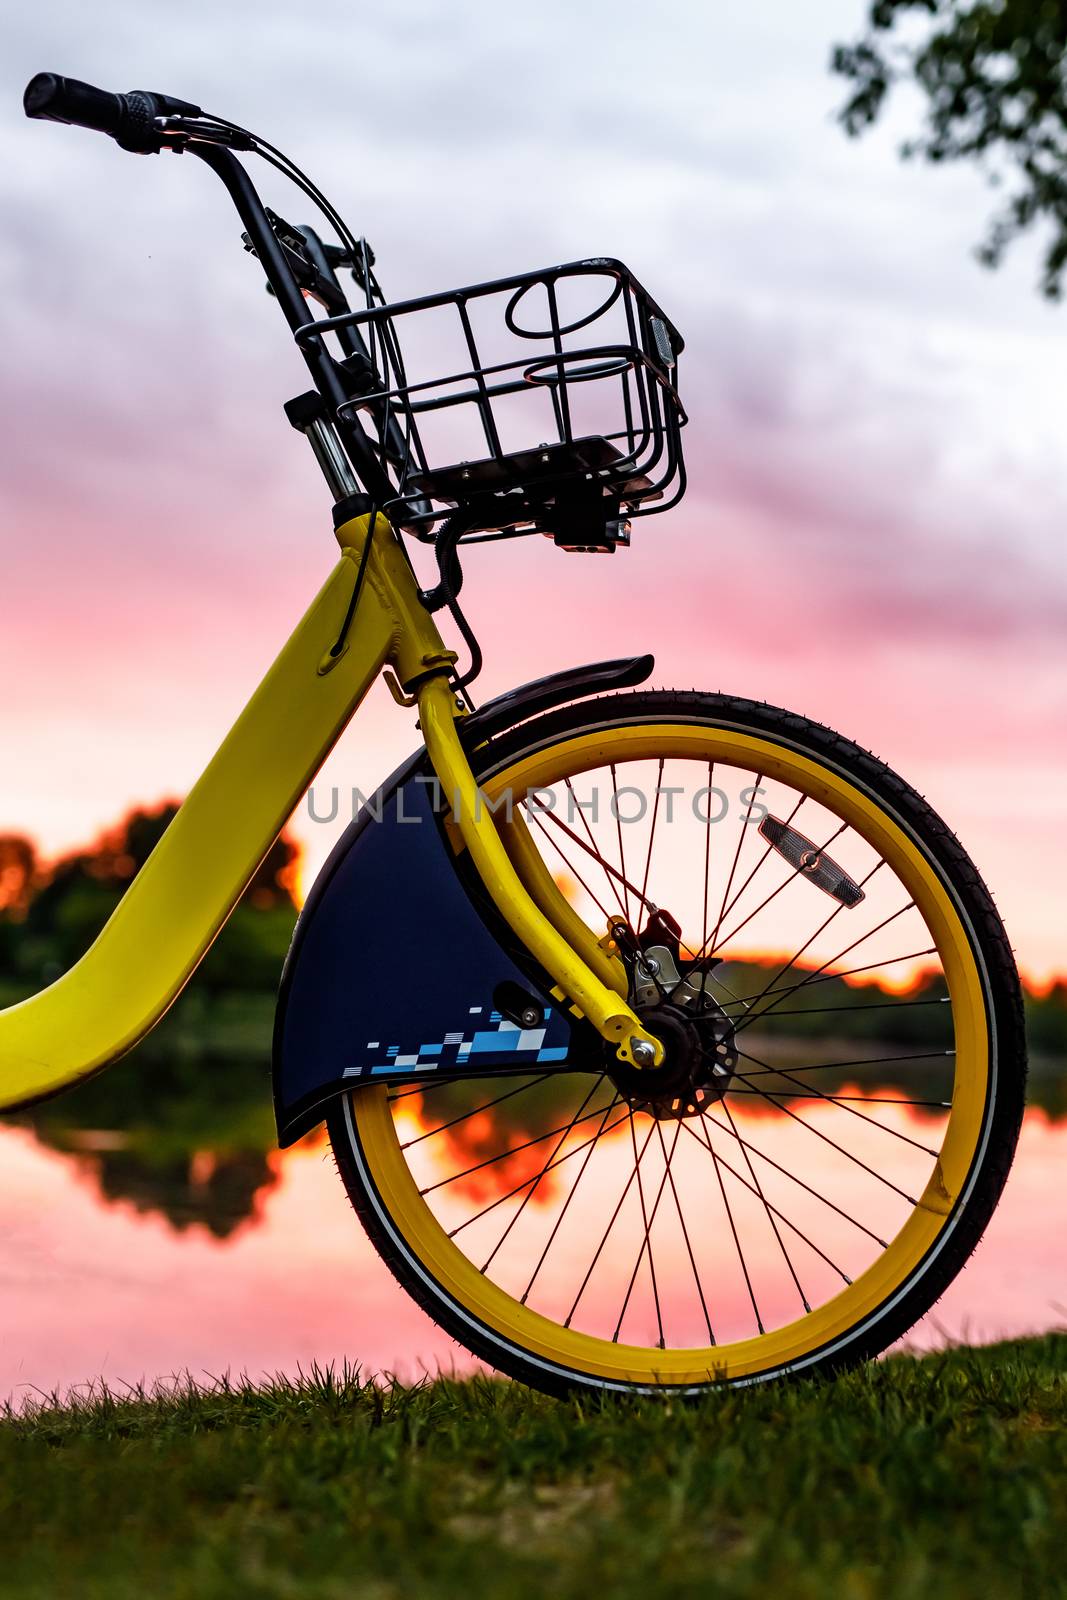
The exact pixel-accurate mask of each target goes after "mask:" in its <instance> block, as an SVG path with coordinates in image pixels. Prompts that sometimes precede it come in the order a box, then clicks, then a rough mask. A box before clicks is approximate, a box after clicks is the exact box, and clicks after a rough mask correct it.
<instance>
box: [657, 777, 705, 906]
mask: <svg viewBox="0 0 1067 1600" xmlns="http://www.w3.org/2000/svg"><path fill="white" fill-rule="evenodd" d="M662 786H663V757H662V756H661V757H660V762H659V772H658V774H657V776H656V798H655V800H654V801H653V803H652V823H651V826H650V827H649V830H648V853H647V855H646V856H645V875H644V877H643V878H642V879H641V899H642V901H644V900H645V891H646V890H647V888H648V874H649V872H650V870H651V867H652V841H653V840H654V839H655V837H656V820H657V818H658V817H659V793H660V789H661V788H662ZM709 810H710V807H709ZM645 903H646V904H647V902H645Z"/></svg>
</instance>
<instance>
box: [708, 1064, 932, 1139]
mask: <svg viewBox="0 0 1067 1600" xmlns="http://www.w3.org/2000/svg"><path fill="white" fill-rule="evenodd" d="M739 1054H740V1055H741V1056H742V1057H743V1059H744V1060H745V1061H752V1062H754V1063H755V1065H756V1066H757V1067H761V1068H763V1070H764V1071H765V1072H773V1073H774V1074H775V1076H776V1077H779V1078H784V1079H785V1081H786V1082H787V1083H794V1084H797V1085H798V1087H799V1088H801V1089H810V1091H811V1095H810V1098H813V1099H817V1100H827V1101H831V1102H832V1099H833V1097H832V1096H831V1095H828V1094H825V1093H824V1092H823V1090H822V1089H820V1088H818V1087H817V1086H816V1085H815V1084H806V1083H802V1082H801V1081H800V1079H799V1078H794V1077H793V1076H792V1074H791V1073H789V1072H787V1071H786V1070H785V1068H784V1067H768V1066H767V1063H766V1061H761V1060H760V1058H759V1056H750V1055H748V1054H746V1052H745V1051H744V1050H742V1051H740V1052H739ZM759 1093H761V1094H764V1095H765V1096H767V1097H768V1098H770V1099H775V1098H778V1096H779V1094H780V1091H776V1090H774V1089H766V1090H763V1089H761V1090H759ZM842 1109H843V1110H845V1111H847V1112H848V1114H849V1116H850V1117H859V1119H860V1121H861V1122H866V1123H867V1124H868V1125H869V1126H870V1127H872V1128H881V1130H882V1132H883V1133H891V1134H892V1135H893V1137H894V1139H901V1140H903V1142H904V1143H905V1144H910V1145H914V1147H915V1149H916V1150H921V1151H922V1153H923V1155H926V1156H932V1157H933V1159H934V1160H935V1161H936V1160H937V1151H936V1150H930V1149H929V1148H928V1147H927V1146H926V1145H924V1144H920V1143H919V1141H918V1140H917V1139H912V1138H910V1137H909V1136H908V1134H906V1133H901V1132H900V1130H899V1128H887V1127H886V1125H885V1123H884V1122H879V1121H878V1119H877V1117H866V1116H864V1114H863V1112H862V1111H857V1110H856V1108H855V1106H849V1105H846V1106H843V1107H842Z"/></svg>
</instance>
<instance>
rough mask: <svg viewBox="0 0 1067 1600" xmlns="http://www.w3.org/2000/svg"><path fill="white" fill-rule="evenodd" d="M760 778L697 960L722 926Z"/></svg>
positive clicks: (700, 958)
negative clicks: (715, 914) (719, 903)
mask: <svg viewBox="0 0 1067 1600" xmlns="http://www.w3.org/2000/svg"><path fill="white" fill-rule="evenodd" d="M762 779H763V774H762V772H757V774H756V781H755V783H754V784H753V785H752V790H751V793H752V798H751V800H750V801H749V802H748V810H747V811H746V812H745V820H744V822H742V824H741V832H740V833H739V835H738V838H737V849H736V850H735V851H734V859H733V860H732V861H731V863H730V876H729V877H728V878H727V880H726V888H725V889H724V890H723V892H722V904H721V905H720V906H719V915H718V916H717V917H716V919H715V926H714V928H713V929H712V930H711V939H710V941H705V943H704V946H703V947H702V949H701V950H700V953H699V954H698V956H697V960H698V961H703V959H704V956H705V953H706V952H708V951H709V950H714V948H715V941H716V939H717V938H718V936H719V929H720V928H721V927H722V919H723V916H724V915H725V912H726V902H727V900H728V899H729V897H730V890H731V889H732V888H733V884H734V874H735V873H736V871H737V863H738V860H739V859H740V856H741V846H742V845H743V844H744V842H745V829H746V828H747V827H748V824H749V819H750V817H751V816H752V807H753V806H754V805H755V803H756V790H757V789H758V788H759V786H760V783H761V781H762ZM708 811H709V813H710V811H711V796H710V795H709V796H708Z"/></svg>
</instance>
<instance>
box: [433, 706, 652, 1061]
mask: <svg viewBox="0 0 1067 1600" xmlns="http://www.w3.org/2000/svg"><path fill="white" fill-rule="evenodd" d="M418 701H419V719H420V722H421V724H422V733H423V737H424V739H425V740H426V749H427V751H428V752H429V756H430V761H431V763H432V765H433V769H434V771H435V772H436V774H437V777H438V779H439V781H440V783H441V785H442V788H443V792H444V795H445V798H446V799H447V801H448V804H449V806H450V807H451V810H452V817H453V820H454V821H455V824H456V826H457V828H458V829H459V831H460V834H461V835H462V838H463V842H464V844H465V845H466V846H467V849H468V850H469V851H470V854H471V859H472V861H473V862H474V865H475V867H476V869H477V872H478V876H479V878H480V879H481V880H482V882H483V883H484V885H485V887H486V888H487V889H488V891H489V893H490V895H491V896H492V899H493V903H494V905H495V906H496V908H497V910H498V911H499V912H500V913H501V915H502V916H503V918H504V920H505V921H506V922H507V924H508V927H509V928H511V930H512V932H513V933H515V934H516V935H517V936H518V938H519V940H520V941H521V942H522V944H523V946H524V948H525V949H527V950H529V952H530V954H531V955H532V956H533V957H534V958H535V959H536V960H537V961H539V962H540V964H541V966H542V967H544V969H545V971H546V972H548V973H550V974H551V976H552V977H553V978H554V979H555V980H556V983H557V984H558V985H559V988H560V989H561V990H562V992H563V994H564V996H565V997H566V998H567V999H568V1000H570V1001H571V1003H572V1007H573V1008H574V1009H576V1010H577V1012H578V1013H579V1014H580V1015H582V1016H585V1017H588V1018H589V1021H590V1022H591V1023H592V1024H593V1026H594V1028H596V1030H597V1032H598V1033H599V1034H601V1035H602V1036H603V1037H604V1038H605V1039H607V1040H609V1041H610V1042H611V1043H613V1044H614V1045H616V1047H617V1049H616V1053H617V1055H618V1056H619V1059H620V1060H622V1061H628V1062H630V1063H631V1064H632V1065H633V1066H638V1065H648V1066H652V1065H656V1064H658V1063H659V1062H660V1061H661V1060H662V1059H663V1047H662V1045H661V1044H660V1043H659V1041H658V1040H657V1039H654V1038H653V1036H652V1035H651V1034H650V1033H646V1031H645V1029H644V1028H643V1027H642V1026H641V1024H640V1022H639V1021H638V1020H637V1017H636V1015H635V1014H634V1012H633V1011H632V1010H631V1009H630V1007H629V1006H628V1005H627V1003H626V1000H625V998H624V996H622V995H620V994H619V992H618V990H617V989H615V988H613V987H612V986H611V985H610V984H609V983H607V982H605V981H604V977H602V976H600V975H598V973H597V972H595V971H594V970H593V967H592V965H591V964H590V962H588V961H587V960H586V959H585V958H584V956H583V955H582V954H580V953H579V952H578V951H577V950H576V949H575V948H574V946H573V944H572V943H571V942H570V941H569V940H568V939H567V938H565V937H564V936H563V934H562V933H560V932H559V930H558V928H557V927H556V926H555V925H554V924H553V922H552V921H551V920H550V919H549V917H548V916H546V914H545V912H544V911H543V910H542V909H541V907H540V906H539V905H538V904H537V903H536V901H535V899H534V894H535V893H536V892H537V890H538V887H539V884H538V883H537V882H536V881H535V882H533V883H532V884H531V885H530V887H529V888H528V887H527V885H526V884H525V883H524V882H523V881H522V878H521V877H520V875H519V872H518V871H517V870H516V867H515V864H514V862H513V861H512V858H511V856H510V855H509V854H508V852H507V850H506V849H505V848H504V844H503V841H502V840H501V837H500V834H499V833H498V832H497V827H496V823H495V821H494V819H493V815H492V813H491V812H490V810H489V807H488V805H487V803H486V801H485V797H484V796H483V795H482V793H481V791H480V790H479V788H478V785H477V783H476V782H475V779H474V774H473V773H472V771H471V767H470V762H469V761H468V760H467V753H466V751H465V750H464V749H463V746H462V744H461V742H460V738H459V733H458V731H457V728H456V697H455V694H454V693H453V691H452V689H451V688H450V686H449V683H448V680H447V679H446V678H445V677H443V676H435V677H433V678H430V679H428V680H427V681H426V682H424V683H423V684H422V685H421V686H420V687H419V690H418ZM520 826H521V824H520ZM531 889H532V890H533V891H534V894H532V893H531V892H530V890H531ZM587 936H588V938H589V940H590V942H591V943H592V942H593V941H592V936H591V935H587ZM605 976H606V974H605ZM634 1045H639V1046H644V1050H643V1051H642V1050H640V1049H639V1051H638V1055H639V1057H640V1056H641V1055H643V1054H645V1053H648V1054H650V1057H651V1059H650V1060H647V1061H640V1060H635V1058H634V1054H633V1047H634Z"/></svg>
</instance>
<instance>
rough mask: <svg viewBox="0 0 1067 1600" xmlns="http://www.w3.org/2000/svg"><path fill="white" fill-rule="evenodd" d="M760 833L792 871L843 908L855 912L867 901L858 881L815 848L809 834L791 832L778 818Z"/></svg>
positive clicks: (770, 819) (767, 820)
mask: <svg viewBox="0 0 1067 1600" xmlns="http://www.w3.org/2000/svg"><path fill="white" fill-rule="evenodd" d="M759 831H760V833H761V834H762V835H763V837H764V838H765V839H766V841H767V843H768V844H769V845H773V847H774V849H775V850H777V851H778V854H779V855H780V856H784V857H785V859H786V860H787V861H788V862H789V865H790V866H791V867H795V868H796V870H797V872H799V873H801V874H802V875H803V876H804V877H805V878H807V879H809V880H810V882H812V883H813V884H814V885H815V887H816V888H817V889H822V890H823V892H824V893H825V894H828V895H831V896H832V897H833V899H835V900H839V901H840V902H841V904H842V905H843V906H847V907H848V909H849V910H850V911H851V910H852V909H853V907H854V906H858V905H859V903H860V901H861V900H862V899H864V898H865V897H864V893H863V890H862V889H861V888H860V886H859V884H858V883H857V882H856V881H855V879H854V878H850V877H849V875H848V873H847V872H846V871H845V869H844V868H843V867H839V866H838V864H837V862H836V861H832V860H831V859H830V857H829V856H828V855H826V853H825V852H824V851H821V850H820V849H819V847H818V845H817V844H814V843H813V842H812V841H811V840H810V839H809V838H808V837H807V835H806V834H803V833H801V832H800V831H799V830H798V829H797V828H791V827H790V826H789V825H788V823H785V822H779V820H778V818H777V817H770V816H768V817H764V818H763V821H762V822H761V823H760V825H759Z"/></svg>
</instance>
